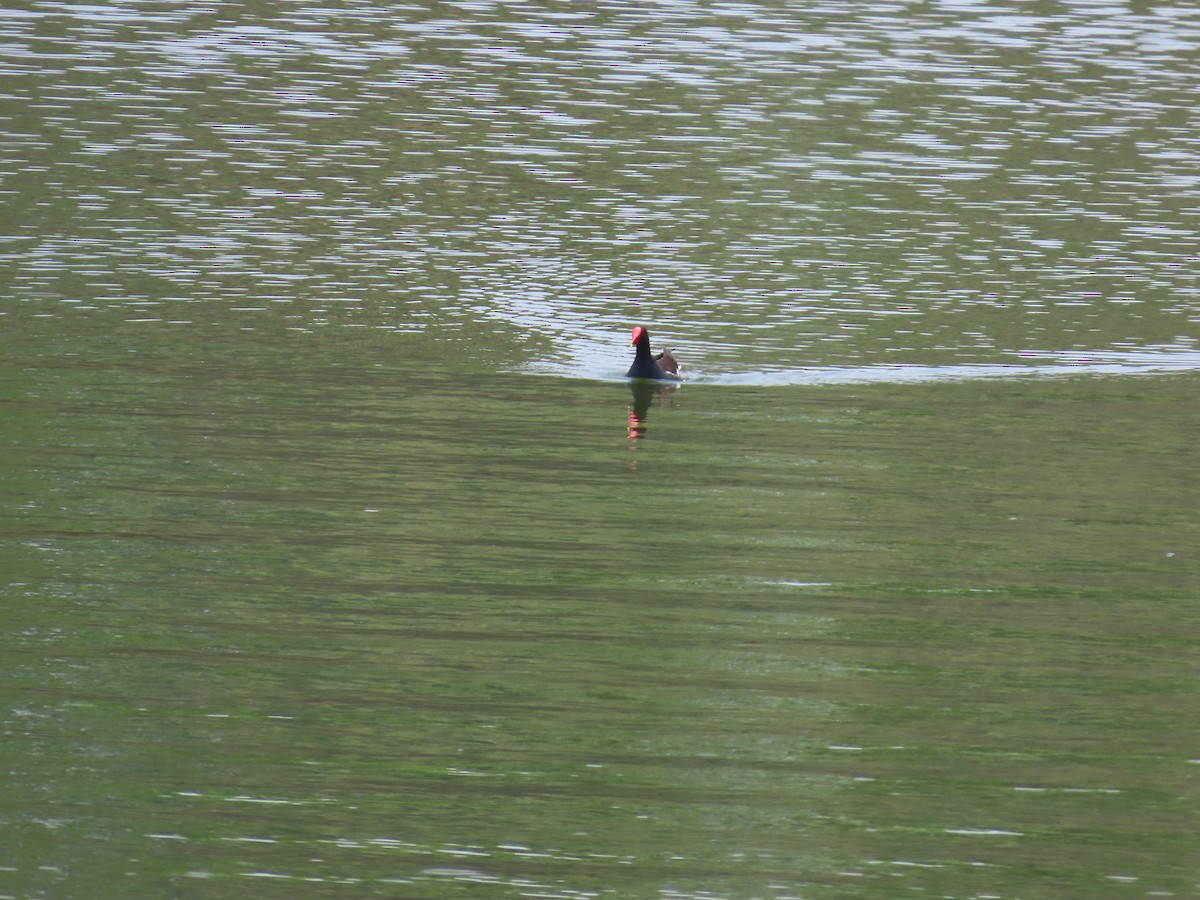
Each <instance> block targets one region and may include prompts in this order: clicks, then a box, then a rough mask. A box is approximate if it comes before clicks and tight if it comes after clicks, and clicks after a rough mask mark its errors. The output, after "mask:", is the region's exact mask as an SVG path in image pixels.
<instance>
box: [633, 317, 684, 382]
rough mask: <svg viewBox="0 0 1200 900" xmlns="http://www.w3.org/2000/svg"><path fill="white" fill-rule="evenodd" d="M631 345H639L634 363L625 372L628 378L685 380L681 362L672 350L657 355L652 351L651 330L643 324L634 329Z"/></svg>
mask: <svg viewBox="0 0 1200 900" xmlns="http://www.w3.org/2000/svg"><path fill="white" fill-rule="evenodd" d="M629 344H630V346H631V347H637V353H636V354H635V355H634V357H633V365H632V366H630V367H629V371H628V372H626V373H625V377H626V378H653V379H656V380H658V381H683V379H682V378H681V377H680V376H679V363H678V362H677V361H676V360H675V357H674V355H673V354H672V353H671V351H670V350H663V351H662V352H661V353H659V354H658V355H657V356H655V355H654V354H653V353H651V352H650V332H648V331H647V330H646V329H645V328H643V327H642V326H641V325H638V326H637V327H636V328H634V329H633V340H632V341H630V342H629Z"/></svg>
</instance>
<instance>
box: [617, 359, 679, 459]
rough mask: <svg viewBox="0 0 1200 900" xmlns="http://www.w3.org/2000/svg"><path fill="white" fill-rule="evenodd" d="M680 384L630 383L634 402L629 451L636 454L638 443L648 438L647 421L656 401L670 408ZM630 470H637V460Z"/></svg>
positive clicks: (630, 409)
mask: <svg viewBox="0 0 1200 900" xmlns="http://www.w3.org/2000/svg"><path fill="white" fill-rule="evenodd" d="M677 390H679V385H678V384H672V383H671V382H663V381H647V380H644V379H634V380H631V381H630V382H629V391H630V393H631V394H633V402H632V403H631V404H630V406H629V450H630V452H636V451H637V449H638V441H640V440H641V439H642V438H644V437H645V436H646V421H647V419H649V418H650V407H651V406H652V405H654V403H655V401H657V402H658V405H659V406H670V405H671V402H672V400H674V399H675V392H676V391H677ZM629 468H630V470H636V469H637V460H630V461H629Z"/></svg>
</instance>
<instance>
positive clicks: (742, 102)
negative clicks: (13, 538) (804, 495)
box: [0, 2, 1200, 376]
mask: <svg viewBox="0 0 1200 900" xmlns="http://www.w3.org/2000/svg"><path fill="white" fill-rule="evenodd" d="M0 29H2V31H0V34H2V38H3V40H4V41H5V51H6V52H5V55H4V70H3V71H4V83H5V85H6V89H5V95H6V97H7V102H6V107H7V109H8V113H7V116H6V118H7V124H6V131H7V135H6V138H5V141H4V155H3V160H4V162H3V163H2V165H3V167H4V177H5V182H4V189H5V191H6V208H7V210H8V213H9V215H8V216H7V218H8V222H9V224H8V227H7V229H5V231H6V234H5V238H6V241H5V243H6V244H7V248H8V249H7V251H6V252H5V253H4V256H3V262H4V266H5V268H6V269H7V270H8V278H9V279H11V286H10V287H9V289H8V293H9V294H10V296H11V297H12V298H13V299H14V300H17V301H24V302H26V303H34V304H45V305H48V306H49V307H50V308H52V309H54V310H55V311H58V312H60V313H61V314H63V315H70V314H73V315H80V314H85V313H98V312H109V311H115V312H119V313H120V314H121V316H122V317H123V318H129V319H139V320H145V321H149V322H155V323H161V324H162V325H163V326H164V327H165V326H166V325H173V326H174V327H175V328H181V327H184V326H186V325H190V326H192V327H196V328H210V327H212V326H213V324H215V323H217V322H220V323H233V324H237V325H240V326H242V327H259V328H261V327H265V326H264V322H267V321H269V322H270V323H272V324H279V325H282V326H284V327H289V328H297V329H316V328H322V327H337V326H344V325H358V326H364V327H370V328H378V329H385V330H393V329H394V330H400V331H411V330H429V329H433V328H437V329H440V330H441V331H443V332H445V333H447V334H450V335H454V336H460V337H463V338H464V339H465V340H467V341H469V342H471V343H475V342H480V341H482V342H493V341H495V342H501V343H503V344H504V345H505V347H506V356H507V357H508V358H509V359H511V360H512V362H514V363H515V364H516V365H518V366H532V367H534V368H550V369H551V370H552V371H565V370H572V369H573V370H577V371H582V372H583V373H585V374H589V375H597V376H602V375H605V374H611V373H614V372H617V371H618V369H619V366H614V365H612V364H611V362H610V361H609V356H610V355H611V352H612V333H613V332H614V331H621V330H623V329H624V327H625V326H626V325H627V323H628V322H629V321H630V319H632V318H637V319H644V320H648V321H649V323H650V324H652V325H660V326H661V330H662V332H663V337H665V338H668V339H669V340H671V341H672V342H676V343H679V344H681V345H683V344H686V346H687V350H688V353H689V354H690V356H691V360H692V366H693V367H694V368H695V369H696V370H697V372H705V373H710V374H712V375H714V376H717V375H723V374H736V373H738V372H743V371H746V370H753V371H762V372H780V371H783V372H788V371H796V370H798V369H800V368H801V367H803V366H806V365H838V366H847V365H849V366H857V365H867V366H873V365H880V364H884V365H889V364H893V363H914V364H922V365H929V364H931V363H934V362H936V363H937V364H939V365H958V364H984V365H995V364H1012V365H1021V364H1022V363H1023V359H1022V357H1021V353H1022V352H1023V351H1034V352H1037V353H1043V354H1054V353H1076V352H1081V351H1082V352H1091V351H1104V352H1106V353H1109V354H1120V353H1123V352H1134V351H1137V350H1139V349H1143V348H1146V347H1153V348H1165V349H1168V350H1172V351H1176V352H1188V353H1194V352H1195V343H1194V341H1195V330H1196V328H1195V327H1196V311H1195V298H1196V289H1197V283H1196V277H1197V273H1196V265H1195V247H1196V245H1197V237H1198V235H1197V229H1196V223H1195V216H1194V209H1195V206H1196V202H1197V196H1198V191H1197V178H1198V176H1197V175H1196V171H1197V170H1198V169H1200V158H1198V155H1200V150H1198V148H1197V140H1198V132H1197V128H1196V124H1195V115H1194V104H1193V103H1192V101H1191V98H1192V96H1193V95H1194V94H1195V93H1196V89H1197V78H1198V72H1200V64H1198V62H1197V52H1196V46H1197V40H1196V39H1197V38H1198V37H1200V17H1198V16H1197V14H1196V12H1195V11H1194V10H1192V9H1190V8H1189V7H1187V6H1168V5H1158V6H1154V7H1150V6H1149V5H1139V4H1134V5H1133V6H1132V8H1129V7H1124V6H1120V5H1117V4H1112V3H1069V4H1060V3H1036V4H1024V5H1023V6H1022V8H1021V11H1020V12H1017V11H1014V10H1013V9H1011V8H1009V7H1008V6H1007V5H999V4H989V3H944V4H943V3H937V4H926V5H924V6H917V7H913V6H911V5H908V4H890V3H851V4H842V3H838V4H808V5H806V6H805V7H804V8H797V9H787V8H779V7H776V6H773V5H761V4H742V5H738V4H728V5H720V6H715V7H714V6H708V5H701V4H695V3H678V2H673V3H654V4H639V5H633V4H611V5H608V6H600V7H596V8H594V9H590V10H572V9H567V8H559V7H553V6H551V7H542V6H540V5H538V4H520V5H512V4H492V3H456V4H437V5H435V6H425V5H403V4H400V5H386V6H377V7H362V6H354V5H349V6H330V5H323V6H319V7H301V8H300V9H290V8H289V9H280V10H278V11H276V12H274V13H273V14H266V15H264V14H255V13H250V12H239V11H237V10H233V9H229V8H225V7H212V8H209V7H199V8H182V9H161V8H153V7H136V6H124V5H117V6H69V5H65V4H44V5H40V6H37V7H34V8H33V9H30V10H24V11H12V12H10V14H9V15H8V16H6V17H5V22H4V24H3V25H2V26H0ZM531 331H532V332H536V334H535V335H532V334H530V333H529V332H531ZM1191 365H1192V366H1193V367H1194V365H1195V359H1194V358H1193V359H1192V362H1191Z"/></svg>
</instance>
